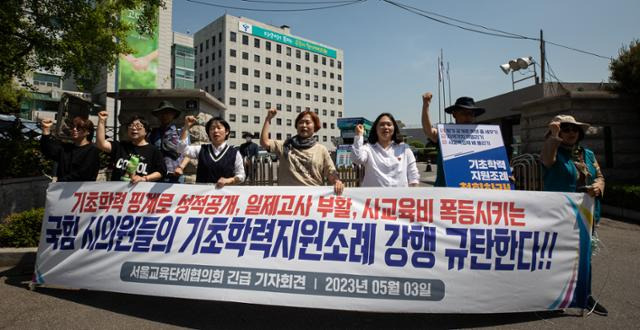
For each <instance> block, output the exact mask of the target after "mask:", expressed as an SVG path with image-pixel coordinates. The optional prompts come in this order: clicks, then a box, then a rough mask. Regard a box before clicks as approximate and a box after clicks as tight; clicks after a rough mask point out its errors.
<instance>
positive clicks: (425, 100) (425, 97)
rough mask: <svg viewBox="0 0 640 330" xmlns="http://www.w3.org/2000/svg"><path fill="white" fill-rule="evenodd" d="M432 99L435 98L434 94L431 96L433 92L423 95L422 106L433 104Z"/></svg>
mask: <svg viewBox="0 0 640 330" xmlns="http://www.w3.org/2000/svg"><path fill="white" fill-rule="evenodd" d="M432 97H433V94H431V92H426V93H424V94H422V105H429V104H430V103H431V98H432Z"/></svg>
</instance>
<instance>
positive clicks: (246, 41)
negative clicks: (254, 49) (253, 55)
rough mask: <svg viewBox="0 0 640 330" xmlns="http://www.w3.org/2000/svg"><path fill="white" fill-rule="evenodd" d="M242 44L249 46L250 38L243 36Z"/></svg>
mask: <svg viewBox="0 0 640 330" xmlns="http://www.w3.org/2000/svg"><path fill="white" fill-rule="evenodd" d="M242 44H243V45H248V44H249V36H247V35H242Z"/></svg>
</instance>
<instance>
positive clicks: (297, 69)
mask: <svg viewBox="0 0 640 330" xmlns="http://www.w3.org/2000/svg"><path fill="white" fill-rule="evenodd" d="M296 71H298V72H300V71H302V67H301V66H300V64H296Z"/></svg>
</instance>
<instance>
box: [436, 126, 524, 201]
mask: <svg viewBox="0 0 640 330" xmlns="http://www.w3.org/2000/svg"><path fill="white" fill-rule="evenodd" d="M438 140H439V143H440V152H441V153H442V160H443V170H444V175H445V182H446V185H447V187H458V188H476V189H499V190H513V189H514V187H513V183H512V182H511V181H510V180H509V177H510V176H511V167H510V166H509V159H508V158H507V152H506V149H505V147H504V142H503V141H502V134H501V132H500V126H497V125H458V124H438Z"/></svg>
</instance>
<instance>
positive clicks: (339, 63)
mask: <svg viewBox="0 0 640 330" xmlns="http://www.w3.org/2000/svg"><path fill="white" fill-rule="evenodd" d="M338 69H342V62H340V61H338Z"/></svg>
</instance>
